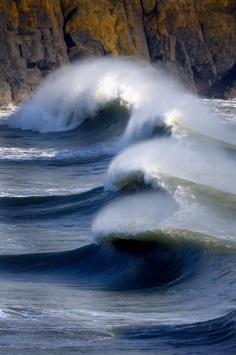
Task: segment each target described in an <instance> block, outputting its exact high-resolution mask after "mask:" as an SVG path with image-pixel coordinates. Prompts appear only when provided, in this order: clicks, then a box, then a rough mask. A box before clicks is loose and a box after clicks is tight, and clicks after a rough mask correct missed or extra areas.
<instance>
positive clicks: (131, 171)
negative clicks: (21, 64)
mask: <svg viewBox="0 0 236 355" xmlns="http://www.w3.org/2000/svg"><path fill="white" fill-rule="evenodd" d="M0 132H1V134H0V160H1V166H0V169H1V174H0V187H1V189H0V224H1V232H0V236H1V239H0V240H1V242H0V277H1V282H2V297H1V298H0V308H1V312H0V318H1V320H2V322H3V340H2V341H1V342H0V349H4V351H5V353H6V354H17V351H18V352H19V350H20V351H21V352H23V351H24V354H28V353H29V354H31V353H32V352H34V353H36V354H42V353H43V352H45V353H50V354H53V353H55V354H65V353H66V354H67V353H68V354H78V351H79V353H80V352H81V353H83V352H85V351H87V352H89V353H90V352H91V353H92V352H94V351H95V352H96V354H97V353H101V354H110V353H111V352H112V353H113V352H114V353H115V354H116V353H117V354H120V353H122V352H123V353H125V354H138V353H140V351H141V353H148V354H149V353H150V354H152V353H153V354H154V353H157V352H160V353H163V354H206V353H207V354H223V353H224V354H232V353H233V352H234V350H235V347H236V337H235V330H236V328H235V315H236V304H235V291H236V266H235V265H236V263H235V261H236V218H235V217H236V183H235V177H236V101H235V100H229V101H224V100H206V99H202V98H199V97H197V96H196V95H194V94H192V93H190V92H189V91H188V90H187V89H186V88H184V87H183V86H182V85H181V84H180V83H178V82H177V81H176V80H175V79H173V78H172V77H171V75H170V74H169V73H167V72H165V71H164V70H163V69H161V68H159V67H153V66H151V65H150V64H148V63H145V62H142V61H139V60H133V59H132V60H131V59H126V58H118V59H112V58H103V59H96V60H94V59H91V60H86V61H81V62H78V63H74V64H72V65H68V66H65V67H63V68H61V69H59V70H57V71H55V72H54V73H52V74H50V75H49V76H48V77H47V78H46V80H44V81H43V83H42V84H41V86H40V87H39V89H38V90H37V91H36V93H35V95H34V96H33V97H32V98H31V99H29V100H28V101H27V102H25V103H23V104H22V105H21V106H19V107H12V108H8V109H5V110H4V109H2V110H1V113H0ZM9 295H10V296H9ZM16 320H17V322H16ZM48 334H49V335H50V336H49V337H48ZM58 334H60V336H58ZM13 337H14V341H13V340H12V338H13ZM36 338H37V339H36ZM29 339H30V341H29ZM54 339H57V341H56V342H55V341H54Z"/></svg>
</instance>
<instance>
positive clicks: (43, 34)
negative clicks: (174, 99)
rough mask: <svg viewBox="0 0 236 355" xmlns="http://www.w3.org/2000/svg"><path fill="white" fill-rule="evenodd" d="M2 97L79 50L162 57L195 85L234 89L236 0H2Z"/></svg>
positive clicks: (22, 92)
mask: <svg viewBox="0 0 236 355" xmlns="http://www.w3.org/2000/svg"><path fill="white" fill-rule="evenodd" d="M0 19H1V20H0V104H6V103H9V102H11V101H13V102H16V103H17V102H20V101H22V100H24V99H25V98H26V97H28V95H29V94H30V93H31V92H32V91H34V89H35V88H36V86H37V85H38V84H39V82H40V81H41V79H42V78H43V77H44V76H45V75H47V74H48V73H49V72H50V71H52V70H53V69H55V68H57V67H59V66H61V65H63V64H66V63H68V62H69V61H73V60H75V59H77V58H81V57H84V56H101V55H106V54H112V55H128V56H129V55H131V56H138V57H141V58H145V59H147V60H151V61H152V62H162V63H164V64H165V66H166V67H167V68H168V69H169V70H170V71H171V72H172V73H173V74H174V75H176V76H178V77H179V78H180V79H181V80H182V81H184V82H185V83H187V84H188V85H189V86H190V87H192V88H193V90H197V91H198V92H200V93H203V94H209V93H213V94H214V93H215V94H217V95H228V96H230V95H235V92H234V88H235V91H236V82H235V74H236V73H235V72H236V1H235V0H198V1H195V0H96V1H92V0H53V1H52V0H0Z"/></svg>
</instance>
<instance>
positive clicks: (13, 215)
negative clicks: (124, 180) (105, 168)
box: [0, 186, 117, 222]
mask: <svg viewBox="0 0 236 355" xmlns="http://www.w3.org/2000/svg"><path fill="white" fill-rule="evenodd" d="M115 195H117V194H113V193H112V194H108V193H106V192H104V191H103V187H102V186H100V187H97V188H94V189H91V190H89V191H85V192H82V193H79V194H72V195H61V196H60V195H58V196H56V195H53V196H28V197H0V209H1V214H0V219H2V220H3V221H4V222H7V221H8V222H12V220H16V221H17V220H18V219H20V220H22V219H25V220H26V219H27V220H30V219H38V218H40V219H42V218H43V219H48V218H52V217H53V218H60V217H62V216H63V215H66V214H70V213H74V212H78V213H79V214H80V215H81V216H82V215H90V214H92V213H94V212H96V211H97V210H98V209H99V208H101V207H102V205H103V204H105V203H106V202H108V201H110V200H111V199H112V198H114V197H115Z"/></svg>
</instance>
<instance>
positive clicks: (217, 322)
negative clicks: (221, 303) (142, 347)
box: [117, 311, 236, 354]
mask: <svg viewBox="0 0 236 355" xmlns="http://www.w3.org/2000/svg"><path fill="white" fill-rule="evenodd" d="M117 333H118V336H119V337H120V338H122V339H128V340H136V341H138V340H140V341H142V342H148V343H149V346H154V345H155V346H157V345H158V344H159V345H160V344H162V345H164V344H165V345H169V346H172V347H174V349H176V351H177V349H181V353H182V351H183V349H185V350H186V349H188V351H191V348H194V354H196V353H198V351H199V354H200V353H201V354H202V353H203V352H202V351H203V349H204V354H206V353H208V354H209V353H210V354H222V353H225V354H232V353H234V352H235V349H236V311H231V312H229V313H227V314H225V315H223V316H221V317H219V318H216V319H210V320H208V321H204V322H196V323H192V324H182V325H154V326H131V327H129V328H125V327H124V328H123V329H118V330H117ZM206 347H207V348H206ZM190 353H191V354H192V352H190Z"/></svg>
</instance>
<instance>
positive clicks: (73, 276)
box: [0, 236, 203, 290]
mask: <svg viewBox="0 0 236 355" xmlns="http://www.w3.org/2000/svg"><path fill="white" fill-rule="evenodd" d="M202 255H203V250H201V248H199V247H197V246H195V247H192V246H191V247H189V246H188V245H186V246H183V245H181V246H180V245H176V244H173V245H171V244H170V243H166V242H165V241H164V240H162V241H161V242H160V241H159V240H158V238H157V239H155V238H153V239H149V240H145V239H138V238H137V239H132V238H131V239H125V238H121V237H120V236H117V237H115V238H113V239H112V240H103V241H102V242H100V243H99V244H89V245H86V246H84V247H82V248H79V249H76V250H72V251H66V252H57V253H42V254H25V255H15V256H13V255H12V256H10V255H6V256H1V257H0V272H1V275H2V277H4V275H7V276H8V277H13V278H15V279H20V280H25V279H26V280H32V281H41V280H43V281H49V280H53V281H59V280H60V281H63V282H69V283H71V282H73V283H77V284H79V285H80V286H84V287H99V288H101V287H102V288H106V289H113V290H114V289H117V290H118V289H120V290H132V289H141V288H149V287H161V286H166V285H169V286H170V285H172V284H174V283H176V282H180V281H182V280H184V279H186V278H187V277H189V276H190V275H192V274H193V273H194V272H195V271H196V269H197V265H198V263H199V262H200V260H201V257H202Z"/></svg>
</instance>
